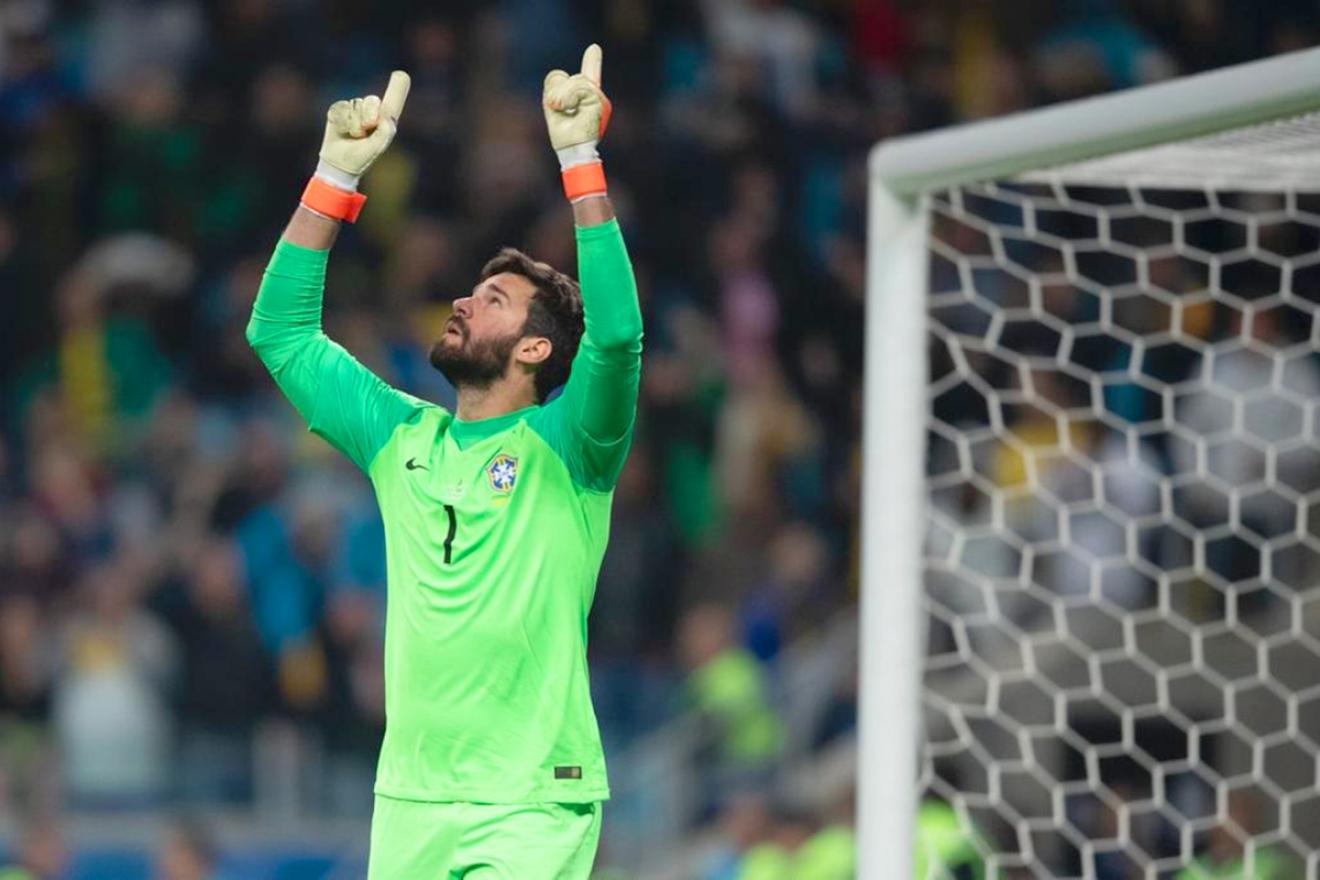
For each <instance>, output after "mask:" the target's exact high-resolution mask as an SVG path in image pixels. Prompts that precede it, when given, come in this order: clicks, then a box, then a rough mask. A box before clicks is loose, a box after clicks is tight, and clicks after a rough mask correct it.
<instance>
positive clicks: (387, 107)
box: [302, 70, 412, 223]
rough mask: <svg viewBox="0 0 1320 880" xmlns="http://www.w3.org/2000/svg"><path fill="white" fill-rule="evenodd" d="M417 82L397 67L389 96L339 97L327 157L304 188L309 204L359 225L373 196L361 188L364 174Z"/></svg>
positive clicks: (330, 119) (324, 144) (330, 120)
mask: <svg viewBox="0 0 1320 880" xmlns="http://www.w3.org/2000/svg"><path fill="white" fill-rule="evenodd" d="M411 84H412V81H411V80H410V79H409V78H408V74H406V73H404V72H403V71H402V70H396V71H394V72H393V73H392V74H390V82H389V85H388V86H386V87H385V97H383V98H378V97H376V96H375V95H368V96H367V97H365V98H354V99H353V100H351V101H336V102H335V103H333V104H331V105H330V110H329V112H328V113H326V119H325V137H324V139H322V141H321V161H320V162H318V163H317V165H316V173H315V174H313V175H312V179H311V180H309V181H308V182H307V188H306V189H305V190H303V195H302V204H303V207H304V208H306V209H308V210H309V211H312V212H313V213H316V214H320V215H321V216H322V217H326V218H329V219H331V220H347V221H348V222H349V223H353V222H355V221H356V220H357V218H358V214H359V213H361V211H362V205H363V204H364V203H365V202H366V201H367V197H366V196H364V195H362V194H361V193H359V192H358V191H357V187H358V182H359V181H360V180H361V179H362V175H363V174H365V173H366V171H367V169H368V168H370V167H371V163H373V162H375V161H376V160H377V159H379V158H380V154H381V153H383V152H385V148H386V147H388V146H389V145H390V141H392V140H394V133H395V132H396V131H398V130H399V114H401V113H402V112H403V104H404V102H405V101H407V100H408V88H409V87H410V86H411Z"/></svg>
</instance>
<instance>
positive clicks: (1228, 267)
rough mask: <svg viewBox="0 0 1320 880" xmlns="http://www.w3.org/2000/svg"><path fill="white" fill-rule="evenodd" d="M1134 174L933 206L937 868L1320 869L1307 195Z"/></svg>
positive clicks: (1319, 350) (930, 756)
mask: <svg viewBox="0 0 1320 880" xmlns="http://www.w3.org/2000/svg"><path fill="white" fill-rule="evenodd" d="M1318 144H1320V137H1316V136H1315V134H1314V132H1313V133H1312V141H1311V146H1310V148H1311V150H1312V151H1313V152H1315V153H1316V154H1317V155H1320V151H1317V150H1316V146H1317V145H1318ZM1248 164H1249V163H1248ZM1079 167H1080V166H1079ZM1123 167H1124V166H1123V165H1122V164H1121V163H1115V164H1112V165H1111V167H1110V168H1109V170H1107V171H1105V172H1104V174H1100V175H1094V174H1092V175H1087V174H1080V175H1078V176H1079V177H1081V178H1082V180H1081V181H1080V182H1079V181H1078V180H1076V179H1073V178H1072V177H1070V176H1069V174H1068V173H1067V172H1066V171H1065V172H1055V173H1052V174H1049V175H1036V176H1033V177H1032V178H1030V179H1026V180H1018V181H1015V182H1000V183H989V184H976V185H970V186H963V187H959V188H957V189H953V190H946V191H942V192H938V193H934V194H931V195H930V196H929V197H928V204H929V210H930V213H931V233H930V264H929V265H930V290H931V294H930V297H929V325H930V331H931V336H930V363H931V383H930V386H929V400H928V403H929V408H928V419H929V421H928V473H929V477H928V488H929V514H928V516H929V520H928V531H927V541H926V550H925V560H924V564H925V578H926V584H925V593H924V600H923V601H924V603H925V611H926V615H927V620H928V623H929V629H928V637H927V649H926V666H925V674H924V675H925V678H924V689H923V704H924V733H923V741H922V749H921V764H920V766H921V785H922V790H923V792H924V793H925V796H926V797H928V798H931V799H936V800H940V801H944V802H946V803H947V804H949V805H951V806H952V807H953V808H954V810H955V811H956V813H957V815H958V816H959V818H960V821H961V823H962V826H963V832H964V834H965V835H967V837H969V838H971V839H972V842H973V843H974V845H975V849H976V852H977V855H976V856H974V857H972V856H969V852H970V849H968V848H966V847H964V849H963V853H962V855H961V856H958V857H956V858H955V857H953V856H950V857H949V858H948V859H947V860H946V861H945V862H943V863H942V862H941V860H940V858H934V857H932V859H931V862H930V869H929V871H928V875H929V876H948V877H955V876H964V875H963V874H959V873H957V869H958V868H959V864H958V863H959V860H962V861H963V862H964V864H963V865H962V867H963V868H964V869H966V868H967V864H965V863H966V862H970V861H974V862H975V863H976V864H975V865H974V866H973V870H975V871H984V872H985V876H993V877H1019V876H1021V877H1085V878H1096V880H1118V878H1130V877H1148V878H1182V877H1189V878H1190V877H1211V876H1213V877H1221V876H1223V877H1228V876H1233V877H1239V876H1245V877H1260V878H1283V877H1288V878H1292V877H1302V876H1317V873H1318V869H1317V866H1318V862H1317V856H1316V855H1315V852H1316V851H1317V850H1320V796H1318V795H1317V750H1318V748H1320V403H1318V401H1320V321H1318V320H1317V314H1318V313H1320V196H1316V195H1309V194H1307V193H1306V192H1305V191H1304V188H1303V187H1299V186H1292V185H1285V186H1280V187H1276V188H1277V189H1279V191H1276V192H1266V191H1263V188H1259V187H1254V188H1253V189H1256V190H1257V191H1254V192H1246V191H1242V190H1229V189H1225V188H1224V187H1223V180H1224V177H1223V175H1216V174H1205V175H1201V180H1202V183H1201V185H1199V186H1196V187H1194V188H1193V187H1190V186H1187V188H1182V189H1170V188H1169V187H1168V186H1167V185H1159V186H1152V185H1151V184H1150V181H1149V179H1148V178H1147V177H1146V176H1145V175H1141V174H1135V173H1132V174H1127V175H1126V176H1125V174H1124V172H1123V171H1122V168H1123ZM1127 167H1128V169H1129V171H1133V170H1134V169H1136V170H1139V169H1141V168H1143V167H1147V166H1145V165H1144V164H1143V163H1141V162H1137V163H1133V164H1130V165H1129V166H1127ZM1116 169H1117V170H1116ZM1099 183H1103V184H1104V185H1103V186H1101V185H1098V184H1099ZM1186 184H1187V182H1186V181H1183V182H1182V185H1186ZM951 851H956V848H955V849H954V850H951ZM1198 872H1199V873H1198ZM1212 872H1222V873H1212Z"/></svg>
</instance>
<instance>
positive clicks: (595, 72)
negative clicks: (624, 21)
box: [582, 43, 602, 85]
mask: <svg viewBox="0 0 1320 880" xmlns="http://www.w3.org/2000/svg"><path fill="white" fill-rule="evenodd" d="M601 60H602V53H601V51H600V44H598V43H592V44H591V45H590V46H588V47H587V51H585V52H583V53H582V75H583V76H585V77H586V78H587V79H589V80H591V81H592V82H593V83H595V84H596V85H600V67H601Z"/></svg>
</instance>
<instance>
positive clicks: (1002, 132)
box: [870, 48, 1320, 198]
mask: <svg viewBox="0 0 1320 880" xmlns="http://www.w3.org/2000/svg"><path fill="white" fill-rule="evenodd" d="M1318 107H1320V48H1316V49H1307V50H1304V51H1300V52H1292V53H1289V54H1287V55H1280V56H1277V57H1274V58H1268V59H1265V60H1264V61H1255V62H1252V63H1250V64H1241V65H1238V66H1236V67H1230V68H1226V69H1223V70H1216V71H1211V72H1209V73H1203V74H1198V75H1196V76H1189V77H1185V78H1183V79H1178V80H1173V81H1170V82H1165V83H1158V84H1155V85H1149V86H1141V87H1138V88H1133V89H1127V90H1124V91H1122V92H1116V93H1113V94H1108V95H1101V96H1098V97H1094V98H1086V99H1083V100H1080V101H1072V102H1068V103H1065V104H1057V105H1054V106H1051V107H1043V108H1041V109H1038V110H1031V111H1027V112H1023V113H1016V114H1012V115H1010V116H1003V117H999V118H996V119H989V120H985V121H983V122H974V123H970V124H967V125H960V126H956V127H953V128H947V129H941V130H939V131H933V132H929V133H923V134H916V135H910V136H906V137H898V138H893V139H891V140H887V141H882V142H881V143H879V144H877V145H876V146H875V147H874V148H873V149H872V151H871V157H870V173H871V176H872V179H873V181H874V182H875V183H876V184H877V185H879V186H882V187H884V188H885V189H887V190H888V191H889V192H891V193H893V194H894V195H896V196H899V197H905V198H911V197H915V196H917V195H920V194H921V193H923V192H926V191H928V190H930V189H933V188H937V187H949V186H958V185H960V184H964V183H971V182H973V181H981V180H998V179H1002V178H1007V177H1014V176H1017V175H1019V174H1022V173H1024V172H1027V171H1036V170H1040V169H1045V168H1052V167H1055V166H1059V165H1065V164H1069V163H1072V162H1079V161H1083V160H1086V159H1093V158H1096V157H1098V156H1107V155H1111V154H1114V153H1121V152H1126V151H1129V150H1136V149H1141V148H1143V147H1150V146H1155V145H1159V144H1165V143H1169V142H1170V141H1176V140H1187V139H1190V138H1196V137H1200V136H1203V135H1209V134H1214V133H1216V132H1221V131H1226V130H1229V129H1234V128H1241V127H1244V126H1249V125H1255V124H1258V123H1263V122H1268V121H1271V120H1277V119H1283V118H1287V117H1289V116H1295V115H1298V114H1302V113H1306V112H1309V111H1313V110H1315V109H1317V108H1318Z"/></svg>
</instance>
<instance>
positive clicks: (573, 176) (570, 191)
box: [563, 162, 605, 202]
mask: <svg viewBox="0 0 1320 880" xmlns="http://www.w3.org/2000/svg"><path fill="white" fill-rule="evenodd" d="M563 177H564V195H566V196H568V200H569V201H570V202H575V201H577V200H578V199H581V198H585V197H587V196H603V195H605V166H604V165H602V164H601V163H599V162H588V163H586V164H585V165H574V166H573V167H572V168H570V169H568V170H567V171H565V172H564V174H563Z"/></svg>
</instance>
